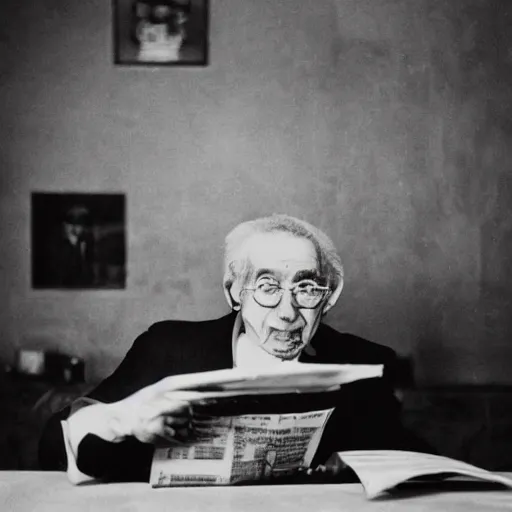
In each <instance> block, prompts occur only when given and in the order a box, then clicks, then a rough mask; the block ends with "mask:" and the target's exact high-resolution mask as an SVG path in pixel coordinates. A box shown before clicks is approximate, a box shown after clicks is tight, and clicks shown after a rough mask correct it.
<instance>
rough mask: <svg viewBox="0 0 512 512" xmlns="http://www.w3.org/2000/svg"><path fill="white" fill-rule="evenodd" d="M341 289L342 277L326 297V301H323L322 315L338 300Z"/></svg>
mask: <svg viewBox="0 0 512 512" xmlns="http://www.w3.org/2000/svg"><path fill="white" fill-rule="evenodd" d="M341 290H343V278H341V279H340V282H339V283H338V286H337V287H336V289H335V290H334V291H333V292H332V293H331V294H330V295H329V298H328V299H327V302H326V303H325V306H324V309H323V311H322V314H323V315H325V314H326V313H327V311H329V310H330V309H331V308H332V307H333V306H334V304H336V302H338V299H339V298H340V294H341Z"/></svg>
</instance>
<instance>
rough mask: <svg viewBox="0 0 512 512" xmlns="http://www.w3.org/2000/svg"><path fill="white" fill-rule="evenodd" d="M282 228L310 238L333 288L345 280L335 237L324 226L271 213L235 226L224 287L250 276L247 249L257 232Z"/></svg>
mask: <svg viewBox="0 0 512 512" xmlns="http://www.w3.org/2000/svg"><path fill="white" fill-rule="evenodd" d="M274 232H282V233H289V234H290V235H292V236H295V237H298V238H305V239H307V240H310V241H311V242H312V243H313V245H314V247H315V250H316V253H317V258H318V265H319V270H320V273H321V274H322V276H323V277H325V278H326V280H327V285H328V286H329V287H330V288H331V290H335V289H336V288H337V287H338V285H339V284H340V282H342V281H343V265H342V263H341V258H340V256H339V255H338V252H337V251H336V248H335V246H334V244H333V242H332V240H331V239H330V238H329V237H328V236H327V235H326V234H325V233H324V232H323V231H321V230H320V229H318V228H316V227H315V226H313V225H311V224H309V222H306V221H304V220H301V219H297V218H295V217H292V216H290V215H284V214H274V215H271V216H269V217H262V218H259V219H254V220H250V221H247V222H242V223H241V224H239V225H238V226H236V227H235V228H234V229H232V230H231V231H230V232H229V233H228V235H227V236H226V239H225V245H224V287H225V288H226V289H228V290H229V289H230V288H231V285H232V284H233V283H234V282H235V281H237V280H239V279H241V280H243V279H247V277H248V270H249V266H250V261H249V257H248V255H247V254H246V253H245V251H244V249H245V246H246V242H247V241H248V240H249V239H250V238H252V237H253V236H254V235H257V234H262V233H274Z"/></svg>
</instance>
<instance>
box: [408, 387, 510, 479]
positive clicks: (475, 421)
mask: <svg viewBox="0 0 512 512" xmlns="http://www.w3.org/2000/svg"><path fill="white" fill-rule="evenodd" d="M401 399H402V404H403V421H404V423H405V424H406V425H407V426H408V427H409V428H410V429H411V430H413V431H414V432H416V434H418V435H419V436H420V437H422V438H423V439H425V440H426V441H428V442H429V443H430V444H431V445H432V446H433V447H434V448H436V449H437V450H438V451H439V453H440V454H441V455H446V456H448V457H453V458H456V459H459V460H464V461H466V462H469V463H471V464H475V465H477V466H480V467H483V468H485V469H490V470H503V471H511V470H512V387H510V388H509V387H466V386H460V387H451V388H424V389H408V390H404V391H402V392H401Z"/></svg>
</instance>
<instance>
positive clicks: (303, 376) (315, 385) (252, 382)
mask: <svg viewBox="0 0 512 512" xmlns="http://www.w3.org/2000/svg"><path fill="white" fill-rule="evenodd" d="M382 374H383V365H351V364H311V363H298V364H294V365H278V366H273V367H268V368H261V369H260V368H258V369H254V368H251V369H242V368H230V369H225V370H214V371H209V372H198V373H188V374H184V375H174V376H172V377H167V378H165V379H163V380H162V381H160V382H159V383H158V384H156V386H158V387H159V388H161V389H162V391H176V390H186V391H196V392H217V391H219V392H225V393H233V394H250V392H251V391H252V392H254V393H261V394H265V393H271V392H273V393H278V392H280V393H288V392H292V391H298V392H307V391H309V390H313V391H326V390H331V389H336V388H337V387H339V386H341V385H343V384H348V383H350V382H354V381H357V380H361V379H370V378H375V377H381V376H382Z"/></svg>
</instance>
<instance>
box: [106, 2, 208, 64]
mask: <svg viewBox="0 0 512 512" xmlns="http://www.w3.org/2000/svg"><path fill="white" fill-rule="evenodd" d="M208 1H209V0H112V2H113V17H114V20H113V22H114V26H113V31H114V51H115V56H114V59H115V63H116V64H119V65H123V64H124V65H149V66H166V65H167V66H205V65H207V64H208V45H209V40H208V29H209V27H208V19H209V17H208Z"/></svg>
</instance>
